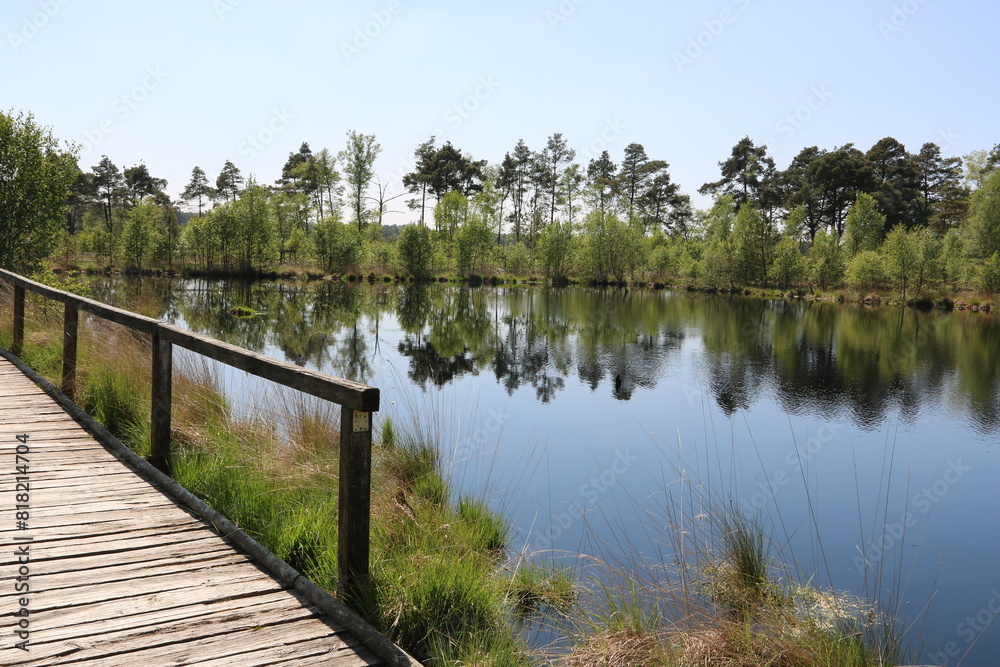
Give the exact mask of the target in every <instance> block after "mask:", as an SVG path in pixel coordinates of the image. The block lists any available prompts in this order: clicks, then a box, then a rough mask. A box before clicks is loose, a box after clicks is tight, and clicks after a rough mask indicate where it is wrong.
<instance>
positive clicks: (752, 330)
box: [92, 278, 1000, 666]
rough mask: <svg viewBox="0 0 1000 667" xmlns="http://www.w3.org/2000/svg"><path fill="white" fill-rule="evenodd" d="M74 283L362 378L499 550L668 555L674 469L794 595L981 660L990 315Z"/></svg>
mask: <svg viewBox="0 0 1000 667" xmlns="http://www.w3.org/2000/svg"><path fill="white" fill-rule="evenodd" d="M92 289H93V292H94V296H95V298H97V299H99V300H102V301H105V302H108V303H111V304H114V305H119V306H121V307H125V308H130V309H133V310H135V309H138V310H140V311H142V312H144V313H145V314H150V315H154V316H157V317H161V318H163V319H165V320H168V321H171V322H174V323H177V324H179V325H181V326H185V327H188V328H190V329H193V330H195V331H198V332H202V333H205V334H208V335H211V336H214V337H216V338H219V339H221V340H225V341H227V342H230V343H233V344H235V345H239V346H242V347H246V348H249V349H252V350H255V351H259V352H262V353H264V354H267V355H269V356H272V357H275V358H277V359H281V360H287V361H290V362H292V363H295V364H299V365H303V366H308V367H310V368H316V369H319V370H321V371H324V372H327V373H330V374H333V375H337V376H341V377H346V378H349V379H352V380H356V381H359V382H364V383H367V384H370V385H373V386H376V387H379V388H380V389H381V391H382V410H381V413H380V417H386V416H389V417H391V418H392V419H393V421H394V422H395V423H396V425H397V426H402V427H404V428H405V427H406V426H407V425H408V424H414V423H419V424H421V425H422V428H424V429H425V430H428V431H429V432H431V433H433V434H435V437H437V438H439V439H440V440H441V441H442V442H443V443H444V448H445V452H446V457H447V458H448V460H449V462H450V463H449V465H450V469H451V474H452V477H453V479H454V480H455V482H456V484H457V485H458V486H459V487H460V488H462V489H463V490H465V491H467V492H469V493H473V494H476V495H482V494H483V493H486V494H487V496H488V497H489V499H490V500H491V502H492V503H493V505H494V507H496V508H497V509H499V510H501V511H503V512H504V513H505V515H506V516H507V517H508V518H509V519H510V520H511V522H512V523H513V525H514V527H515V536H514V547H515V548H517V549H518V550H522V551H524V552H526V553H536V552H538V553H550V554H551V553H564V552H566V553H572V554H577V553H588V554H595V555H600V556H602V557H605V558H612V557H614V552H618V553H622V552H624V553H625V554H626V555H627V558H628V559H629V560H631V561H633V562H635V561H642V560H644V559H645V560H648V562H650V563H653V564H654V565H655V564H658V563H660V562H669V561H670V559H671V558H672V555H671V554H669V553H667V549H668V548H669V543H668V540H667V539H666V537H665V535H664V534H663V533H664V530H665V524H666V519H665V518H664V517H665V512H663V511H658V510H657V508H661V507H665V506H666V504H667V503H668V501H669V498H671V494H672V493H674V491H675V490H676V488H677V480H678V479H679V478H680V477H682V476H683V477H684V478H685V479H688V480H695V481H696V482H698V483H701V484H703V485H704V488H711V489H713V492H712V493H713V494H714V495H715V497H716V498H725V499H727V500H728V499H729V498H731V499H732V502H734V503H735V504H737V505H739V506H740V507H742V508H743V509H744V510H746V511H747V512H749V513H751V514H753V515H756V516H760V517H761V518H762V519H763V520H764V522H765V523H766V524H767V525H768V526H769V527H770V528H771V530H772V532H773V539H774V541H775V543H776V544H778V545H780V546H781V547H783V549H784V552H783V556H784V557H785V558H788V557H789V556H791V557H792V558H793V559H794V561H795V562H796V563H797V565H798V567H799V568H801V570H802V571H803V572H804V573H806V574H807V575H815V580H814V581H815V582H817V583H820V584H822V585H832V586H834V587H836V588H837V589H838V590H848V591H852V592H855V593H858V594H866V593H867V594H876V595H879V597H881V599H883V600H884V601H888V600H890V599H891V600H892V601H893V603H894V604H898V605H899V607H900V608H901V609H902V610H903V611H904V613H905V615H906V618H907V619H908V620H909V621H915V622H916V625H915V629H914V632H913V633H911V634H912V635H913V636H918V635H919V636H920V638H921V639H922V641H923V642H924V643H925V644H927V646H928V651H929V652H932V655H929V656H925V659H926V660H928V661H934V662H935V663H936V664H950V665H954V664H958V662H959V660H960V658H961V656H963V655H964V654H966V653H968V656H967V657H966V658H965V660H964V662H962V663H961V664H963V665H969V666H971V665H983V666H987V665H996V664H1000V622H997V623H994V624H993V625H992V626H989V624H990V623H991V622H992V619H993V616H994V615H995V614H996V612H997V610H1000V520H998V517H997V514H998V509H1000V494H998V492H997V488H998V481H1000V457H998V452H997V443H998V439H1000V363H998V356H1000V318H997V317H996V316H990V315H982V314H977V313H957V312H956V313H943V312H937V311H935V312H930V313H921V312H917V311H914V310H910V309H899V308H883V309H868V308H864V307H860V306H854V305H837V304H829V303H810V302H799V301H796V302H787V301H767V300H758V299H747V298H742V297H723V296H708V295H694V294H687V293H675V292H660V291H646V290H631V291H621V290H619V291H609V290H598V289H585V288H569V289H549V288H540V287H538V288H529V287H506V288H467V287H454V286H437V285H431V286H406V285H383V284H375V285H368V284H360V285H344V284H339V283H330V282H318V283H306V284H302V283H281V282H275V283H272V282H263V283H252V284H248V283H234V282H223V281H205V280H149V279H146V280H142V281H133V280H124V279H120V278H114V279H98V280H95V281H94V282H93V283H92ZM234 306H242V307H248V308H251V309H253V310H254V311H256V312H257V313H258V314H257V316H255V317H250V318H236V317H233V316H232V315H230V312H229V311H230V309H231V308H233V307H234ZM226 378H227V381H228V382H231V383H232V385H233V387H232V389H233V391H234V393H239V388H240V386H241V384H240V383H241V382H242V380H241V379H240V377H238V374H227V375H226ZM866 561H867V562H869V563H884V564H885V565H884V567H885V569H886V575H885V576H883V577H882V579H881V580H880V581H876V580H875V578H873V576H872V572H871V567H868V568H866V567H865V562H866ZM928 602H929V606H928ZM987 626H989V627H987ZM942 651H943V653H941V652H942ZM949 654H950V657H949Z"/></svg>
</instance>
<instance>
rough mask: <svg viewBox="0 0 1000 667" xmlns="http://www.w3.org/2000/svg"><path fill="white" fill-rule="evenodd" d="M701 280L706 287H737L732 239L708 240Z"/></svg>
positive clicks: (702, 262)
mask: <svg viewBox="0 0 1000 667" xmlns="http://www.w3.org/2000/svg"><path fill="white" fill-rule="evenodd" d="M700 278H701V283H702V284H703V285H704V286H706V287H713V288H714V287H733V286H735V284H736V267H735V262H734V261H733V241H732V239H729V238H725V239H720V238H710V239H708V242H707V244H706V246H705V252H704V254H703V255H702V261H701V267H700Z"/></svg>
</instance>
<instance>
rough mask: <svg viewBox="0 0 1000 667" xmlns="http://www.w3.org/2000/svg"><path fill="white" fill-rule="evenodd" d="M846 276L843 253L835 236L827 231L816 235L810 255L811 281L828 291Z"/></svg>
mask: <svg viewBox="0 0 1000 667" xmlns="http://www.w3.org/2000/svg"><path fill="white" fill-rule="evenodd" d="M843 275H844V260H843V252H842V250H841V247H840V243H839V240H838V239H837V236H836V235H835V234H830V233H828V232H827V231H826V230H822V231H820V232H819V233H818V234H816V238H815V239H814V240H813V244H812V248H811V249H810V253H809V279H810V280H811V281H812V282H813V283H815V284H816V285H818V286H819V287H821V288H822V289H826V288H827V287H830V286H831V285H836V284H837V283H838V282H840V279H841V278H842V277H843Z"/></svg>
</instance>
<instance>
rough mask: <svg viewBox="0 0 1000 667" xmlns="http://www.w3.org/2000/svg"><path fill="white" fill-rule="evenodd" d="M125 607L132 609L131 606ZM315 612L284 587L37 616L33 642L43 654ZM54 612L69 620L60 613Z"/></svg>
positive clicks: (35, 650)
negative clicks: (164, 604) (146, 606)
mask: <svg viewBox="0 0 1000 667" xmlns="http://www.w3.org/2000/svg"><path fill="white" fill-rule="evenodd" d="M121 610H122V611H128V610H127V609H126V608H121ZM311 616H315V612H314V611H313V610H311V609H309V608H307V607H304V606H303V605H302V602H301V601H299V600H297V599H296V598H294V597H292V596H291V595H289V594H288V593H286V592H284V591H281V592H279V593H271V594H268V595H261V596H257V597H254V598H240V599H238V600H221V601H219V602H216V603H213V604H204V605H190V604H188V605H184V606H179V607H173V608H170V609H156V610H153V611H149V612H144V613H139V614H124V615H123V614H115V615H111V616H108V615H102V616H100V617H97V618H93V617H86V616H84V617H79V616H78V617H76V618H75V619H73V618H72V617H71V618H70V619H69V620H76V621H77V622H76V623H72V624H70V625H60V626H59V627H53V628H47V627H45V625H44V623H45V621H46V620H47V619H45V618H43V619H39V620H38V621H37V623H38V626H37V629H36V630H35V632H36V633H37V634H38V636H39V637H41V638H42V639H41V640H40V641H39V643H38V644H36V645H35V646H34V647H33V650H32V657H33V658H35V659H38V658H43V657H49V656H54V655H56V654H58V653H59V652H62V651H65V647H66V645H67V644H69V643H72V644H73V645H76V646H81V647H82V646H86V645H90V646H95V645H109V644H117V645H119V646H121V645H124V644H125V643H126V642H134V641H135V639H137V638H140V639H141V638H148V637H149V635H151V634H154V633H155V635H156V638H157V639H174V640H175V641H176V640H177V639H182V638H183V636H184V635H187V636H188V637H189V638H191V637H192V636H193V637H197V634H195V633H196V632H197V631H198V629H199V628H201V633H202V635H203V636H206V635H207V636H211V635H213V634H218V630H220V629H222V630H225V628H224V627H222V624H223V623H225V622H227V621H228V622H232V621H233V620H238V619H247V620H248V621H250V622H257V623H258V625H257V626H251V628H259V627H260V625H259V622H260V619H262V618H266V619H268V623H269V624H274V623H277V622H285V621H288V620H297V619H300V618H309V617H311ZM49 618H52V619H53V620H57V621H62V620H63V619H60V618H59V617H58V615H56V614H53V615H51V616H49ZM328 648H329V647H328Z"/></svg>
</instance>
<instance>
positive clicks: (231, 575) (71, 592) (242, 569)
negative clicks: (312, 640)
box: [34, 564, 280, 610]
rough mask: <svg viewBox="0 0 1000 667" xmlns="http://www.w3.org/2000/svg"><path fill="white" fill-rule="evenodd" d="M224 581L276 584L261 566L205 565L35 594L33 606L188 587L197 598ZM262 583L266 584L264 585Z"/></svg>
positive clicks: (59, 606) (61, 605)
mask: <svg viewBox="0 0 1000 667" xmlns="http://www.w3.org/2000/svg"><path fill="white" fill-rule="evenodd" d="M221 583H232V584H235V583H243V584H246V585H247V586H248V587H249V590H260V589H263V590H270V588H271V586H272V585H276V584H277V582H273V581H269V580H267V579H266V578H264V577H262V576H261V572H260V570H258V569H257V568H255V567H248V566H246V565H245V564H239V565H228V566H221V567H216V568H210V569H206V570H205V571H204V572H202V573H201V576H199V577H198V578H197V579H195V578H194V577H192V576H190V575H189V574H185V573H180V574H163V575H157V576H152V577H147V578H145V579H137V580H132V581H130V582H128V583H127V585H126V584H117V585H115V586H105V585H102V584H100V583H98V584H95V585H93V586H80V587H77V588H72V589H61V590H59V592H58V594H57V595H44V594H38V595H35V596H34V608H37V609H38V610H44V609H62V608H66V607H72V606H75V605H80V604H88V603H93V602H107V601H109V600H125V599H129V598H140V597H144V596H147V595H159V594H161V593H165V592H167V591H177V590H186V591H188V592H189V595H191V596H192V599H193V600H194V599H197V596H198V595H200V593H198V591H199V590H200V589H202V588H208V587H211V586H214V585H217V584H221ZM261 583H263V584H265V585H263V586H261V585H260V584H261ZM39 585H40V586H42V585H44V584H39ZM277 585H280V584H277ZM45 590H48V589H43V593H44V591H45Z"/></svg>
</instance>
